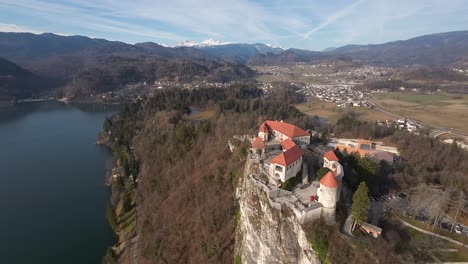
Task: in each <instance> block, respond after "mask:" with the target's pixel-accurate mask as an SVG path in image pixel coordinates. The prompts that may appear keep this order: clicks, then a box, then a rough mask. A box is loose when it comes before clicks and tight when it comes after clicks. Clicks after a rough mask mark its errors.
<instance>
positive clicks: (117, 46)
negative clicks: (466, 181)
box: [0, 31, 468, 98]
mask: <svg viewBox="0 0 468 264" xmlns="http://www.w3.org/2000/svg"><path fill="white" fill-rule="evenodd" d="M0 57H1V58H4V59H5V60H2V64H1V65H0V66H1V67H0V76H3V77H2V78H4V79H5V76H11V74H10V73H7V71H6V70H5V69H11V67H12V66H11V65H10V64H13V65H14V64H16V66H17V67H18V69H22V70H24V71H21V70H18V71H17V76H22V78H24V79H33V77H32V76H35V77H34V78H42V79H41V80H48V81H42V82H41V83H46V84H47V85H52V84H54V85H55V86H56V87H64V86H66V87H73V84H80V85H84V86H87V88H86V89H84V91H85V92H80V93H79V94H86V93H93V91H97V90H102V87H107V88H106V89H112V88H111V87H109V85H112V86H121V85H124V84H126V83H129V82H137V81H154V80H155V79H161V78H162V79H168V80H175V81H193V80H209V81H231V80H238V79H242V78H248V77H252V76H253V75H254V73H253V71H252V70H251V69H250V68H249V67H248V66H247V65H282V64H292V63H301V62H303V63H308V62H317V61H321V60H330V59H338V60H343V61H355V62H360V63H368V64H374V65H381V66H396V67H399V66H406V65H423V66H430V67H434V66H437V67H439V66H442V67H445V66H449V65H450V66H453V65H457V66H462V67H467V66H468V31H456V32H447V33H438V34H432V35H426V36H421V37H416V38H412V39H408V40H399V41H394V42H388V43H384V44H376V45H374V44H371V45H347V46H343V47H338V48H331V49H326V50H325V51H310V50H301V49H293V48H289V49H282V48H278V47H272V46H270V45H266V44H262V43H254V44H242V43H222V42H217V41H213V40H209V41H205V42H202V43H187V42H186V43H185V45H181V46H177V47H167V46H163V45H160V44H156V43H153V42H144V43H137V44H133V45H132V44H127V43H123V42H119V41H108V40H105V39H95V38H89V37H84V36H60V35H55V34H52V33H44V34H39V35H37V34H32V33H0ZM6 60H8V62H7V61H6ZM6 65H9V66H6ZM170 70H173V72H169V71H170ZM26 72H28V73H29V74H30V75H28V74H26ZM96 76H99V77H96ZM9 78H10V77H9ZM83 79H84V80H86V81H83ZM36 80H37V79H36ZM50 80H52V81H50ZM105 80H112V81H111V82H108V83H106V82H105ZM20 83H21V82H11V79H9V81H8V87H9V88H8V89H7V88H5V87H6V86H5V85H3V86H2V90H1V91H0V95H1V93H3V95H5V94H8V95H11V94H12V93H11V90H12V87H14V86H18V85H19V84H20ZM98 86H99V87H98ZM56 87H55V88H56ZM7 90H8V91H9V92H8V93H7V92H5V91H7ZM26 90H28V89H26ZM68 91H73V89H68ZM14 94H15V96H16V97H18V98H19V97H24V96H27V95H31V93H21V92H18V93H14ZM73 94H74V93H73V92H71V93H70V95H71V96H73Z"/></svg>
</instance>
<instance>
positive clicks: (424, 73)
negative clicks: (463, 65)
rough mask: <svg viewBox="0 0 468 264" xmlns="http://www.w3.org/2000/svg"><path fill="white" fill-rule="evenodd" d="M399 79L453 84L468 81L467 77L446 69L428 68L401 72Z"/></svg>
mask: <svg viewBox="0 0 468 264" xmlns="http://www.w3.org/2000/svg"><path fill="white" fill-rule="evenodd" d="M398 75H399V78H401V79H402V80H419V81H430V82H440V81H454V82H466V81H468V76H467V75H464V74H461V73H458V72H455V71H453V70H451V69H447V68H441V67H436V68H428V67H418V68H415V69H409V70H403V71H402V72H400V73H399V74H398Z"/></svg>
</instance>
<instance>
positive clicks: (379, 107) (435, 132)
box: [369, 100, 468, 138]
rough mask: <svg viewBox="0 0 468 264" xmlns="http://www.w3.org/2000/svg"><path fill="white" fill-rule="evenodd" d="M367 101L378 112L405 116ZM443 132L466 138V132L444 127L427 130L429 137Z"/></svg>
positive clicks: (397, 116) (401, 117)
mask: <svg viewBox="0 0 468 264" xmlns="http://www.w3.org/2000/svg"><path fill="white" fill-rule="evenodd" d="M369 103H370V104H372V105H373V106H374V110H377V111H380V112H382V113H385V114H387V115H391V116H394V117H396V118H399V119H404V118H405V117H403V116H400V115H398V114H395V113H392V112H390V111H388V110H387V109H385V108H384V107H382V106H381V105H379V104H378V103H376V102H373V101H371V100H369ZM407 119H408V120H409V121H413V122H416V121H415V120H412V119H410V118H407ZM416 123H421V122H416ZM443 134H452V135H455V136H458V137H467V138H468V134H464V133H462V132H458V131H455V130H453V129H446V128H434V129H433V130H431V131H430V132H429V137H432V138H437V137H438V136H440V135H443Z"/></svg>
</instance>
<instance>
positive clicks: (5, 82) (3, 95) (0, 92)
mask: <svg viewBox="0 0 468 264" xmlns="http://www.w3.org/2000/svg"><path fill="white" fill-rule="evenodd" d="M53 84H54V83H53V82H51V81H50V80H48V79H45V78H42V77H39V76H37V75H35V74H33V73H31V72H30V71H28V70H25V69H23V68H21V67H19V66H18V65H16V64H14V63H13V62H11V61H8V60H5V59H3V58H0V101H10V100H16V99H22V98H29V97H33V96H38V95H41V94H42V93H43V91H44V89H46V87H49V88H50V87H53Z"/></svg>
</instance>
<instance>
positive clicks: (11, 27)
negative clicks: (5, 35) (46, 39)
mask: <svg viewBox="0 0 468 264" xmlns="http://www.w3.org/2000/svg"><path fill="white" fill-rule="evenodd" d="M0 32H31V33H35V34H40V33H43V31H40V30H37V29H34V28H30V27H25V26H20V25H16V24H3V23H0Z"/></svg>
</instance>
